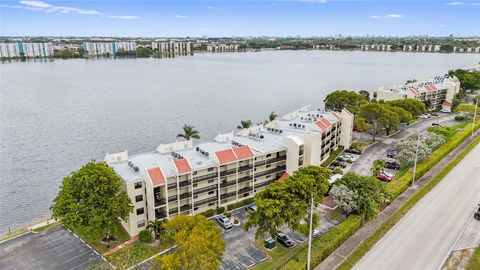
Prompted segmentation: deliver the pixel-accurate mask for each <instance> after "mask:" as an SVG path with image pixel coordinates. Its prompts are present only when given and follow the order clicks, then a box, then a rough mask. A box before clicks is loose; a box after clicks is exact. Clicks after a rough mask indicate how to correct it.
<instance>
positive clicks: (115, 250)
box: [102, 235, 138, 256]
mask: <svg viewBox="0 0 480 270" xmlns="http://www.w3.org/2000/svg"><path fill="white" fill-rule="evenodd" d="M137 240H138V235H135V236H134V237H132V238H130V239H129V240H127V241H125V242H123V243H121V244H120V245H118V246H116V247H114V248H112V249H109V250H107V251H105V252H104V253H103V254H102V255H103V256H107V255H110V254H113V253H115V252H117V251H119V250H120V249H122V248H124V247H125V246H127V245H129V244H131V243H133V242H135V241H137Z"/></svg>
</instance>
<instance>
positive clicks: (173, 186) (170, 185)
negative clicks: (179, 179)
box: [167, 183, 177, 190]
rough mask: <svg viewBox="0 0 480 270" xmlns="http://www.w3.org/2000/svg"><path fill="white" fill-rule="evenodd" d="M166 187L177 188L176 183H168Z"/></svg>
mask: <svg viewBox="0 0 480 270" xmlns="http://www.w3.org/2000/svg"><path fill="white" fill-rule="evenodd" d="M167 188H168V190H170V189H174V188H177V183H170V184H168V186H167Z"/></svg>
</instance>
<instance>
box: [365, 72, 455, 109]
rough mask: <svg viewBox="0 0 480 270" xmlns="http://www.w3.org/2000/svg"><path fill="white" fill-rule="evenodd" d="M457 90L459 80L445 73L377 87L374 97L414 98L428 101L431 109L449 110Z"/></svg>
mask: <svg viewBox="0 0 480 270" xmlns="http://www.w3.org/2000/svg"><path fill="white" fill-rule="evenodd" d="M459 90H460V81H459V80H458V79H457V78H456V77H455V76H454V77H450V76H448V74H446V75H443V76H436V77H434V78H430V79H428V80H425V81H423V82H414V83H409V84H401V85H393V86H390V87H379V88H378V89H377V91H375V92H374V97H376V98H377V100H384V101H390V100H397V99H404V98H415V99H418V100H420V101H422V102H425V103H430V104H431V109H444V110H451V105H452V100H453V98H454V96H455V94H457V93H458V91H459Z"/></svg>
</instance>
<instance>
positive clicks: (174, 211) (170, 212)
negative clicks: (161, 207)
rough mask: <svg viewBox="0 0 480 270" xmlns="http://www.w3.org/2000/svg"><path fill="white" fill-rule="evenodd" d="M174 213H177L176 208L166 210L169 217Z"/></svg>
mask: <svg viewBox="0 0 480 270" xmlns="http://www.w3.org/2000/svg"><path fill="white" fill-rule="evenodd" d="M176 213H178V208H177V207H174V208H172V209H170V210H168V214H169V215H174V214H176Z"/></svg>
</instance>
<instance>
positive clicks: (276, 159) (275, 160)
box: [266, 150, 303, 164]
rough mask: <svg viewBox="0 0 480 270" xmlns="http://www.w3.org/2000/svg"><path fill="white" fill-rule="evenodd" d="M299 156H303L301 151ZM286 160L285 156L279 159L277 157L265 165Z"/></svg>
mask: <svg viewBox="0 0 480 270" xmlns="http://www.w3.org/2000/svg"><path fill="white" fill-rule="evenodd" d="M300 155H303V150H302V154H300ZM286 159H287V156H281V157H277V158H272V159H268V160H267V162H266V164H271V163H274V162H279V161H283V160H286Z"/></svg>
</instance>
